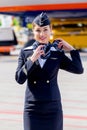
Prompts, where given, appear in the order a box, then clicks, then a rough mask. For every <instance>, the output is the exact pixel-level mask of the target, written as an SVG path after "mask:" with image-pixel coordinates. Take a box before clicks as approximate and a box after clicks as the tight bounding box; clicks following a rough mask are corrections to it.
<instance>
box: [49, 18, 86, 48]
mask: <svg viewBox="0 0 87 130" xmlns="http://www.w3.org/2000/svg"><path fill="white" fill-rule="evenodd" d="M51 21H52V28H53V30H52V31H53V35H52V36H51V41H53V40H54V39H55V38H58V37H60V38H63V39H65V40H66V41H68V42H69V43H70V44H71V45H73V46H74V47H75V48H76V49H84V48H87V18H72V19H70V18H68V19H58V18H51Z"/></svg>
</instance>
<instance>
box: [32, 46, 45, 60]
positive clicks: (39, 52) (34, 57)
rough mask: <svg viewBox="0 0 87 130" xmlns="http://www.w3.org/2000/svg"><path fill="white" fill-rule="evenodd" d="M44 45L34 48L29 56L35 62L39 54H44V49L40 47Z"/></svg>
mask: <svg viewBox="0 0 87 130" xmlns="http://www.w3.org/2000/svg"><path fill="white" fill-rule="evenodd" d="M43 47H44V45H39V46H38V47H37V48H36V49H35V50H34V53H33V55H32V56H31V57H30V60H31V61H32V62H35V61H36V60H37V59H38V58H39V57H40V56H41V55H44V50H43V49H42V48H43Z"/></svg>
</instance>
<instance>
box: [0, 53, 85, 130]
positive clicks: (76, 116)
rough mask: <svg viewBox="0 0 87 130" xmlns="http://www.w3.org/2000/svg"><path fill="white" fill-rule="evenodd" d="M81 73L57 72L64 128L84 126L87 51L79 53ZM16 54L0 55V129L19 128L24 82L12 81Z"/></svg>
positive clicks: (83, 127)
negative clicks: (82, 70) (20, 83)
mask: <svg viewBox="0 0 87 130" xmlns="http://www.w3.org/2000/svg"><path fill="white" fill-rule="evenodd" d="M80 55H81V59H82V63H83V67H84V73H83V74H81V75H77V74H72V73H68V72H66V71H62V70H61V71H60V72H59V77H58V80H59V86H60V91H61V96H62V104H63V113H64V130H87V53H80ZM17 59H18V56H3V55H1V56H0V130H23V105H24V92H25V86H26V84H24V85H19V84H18V83H16V81H15V78H14V77H15V70H16V67H17Z"/></svg>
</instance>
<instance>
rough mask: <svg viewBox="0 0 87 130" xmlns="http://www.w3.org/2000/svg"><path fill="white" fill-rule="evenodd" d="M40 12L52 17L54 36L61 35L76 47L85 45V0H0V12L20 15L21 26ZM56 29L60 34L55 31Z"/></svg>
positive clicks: (86, 40)
mask: <svg viewBox="0 0 87 130" xmlns="http://www.w3.org/2000/svg"><path fill="white" fill-rule="evenodd" d="M41 12H46V13H47V14H48V15H49V17H50V18H52V21H53V22H52V24H53V27H55V25H57V26H56V28H53V32H55V34H54V38H56V37H59V36H60V37H63V38H64V39H65V40H68V41H69V42H70V43H71V44H72V45H73V46H75V47H76V48H86V47H87V29H86V28H87V0H73V1H71V0H55V1H53V0H44V1H41V0H34V1H32V0H15V1H12V0H1V1H0V14H7V15H14V16H19V17H21V18H22V20H23V26H26V24H27V22H30V23H31V22H32V20H33V18H34V17H35V16H36V15H38V14H39V13H41ZM60 23H61V25H60ZM71 23H72V24H73V26H72V25H71ZM66 24H67V25H66ZM58 25H60V27H59V26H58ZM71 27H72V28H73V29H71ZM57 28H59V30H58V29H57ZM64 29H65V30H64ZM58 31H59V33H60V34H61V35H60V34H59V33H57V32H58ZM78 40H79V42H78ZM78 43H79V45H78Z"/></svg>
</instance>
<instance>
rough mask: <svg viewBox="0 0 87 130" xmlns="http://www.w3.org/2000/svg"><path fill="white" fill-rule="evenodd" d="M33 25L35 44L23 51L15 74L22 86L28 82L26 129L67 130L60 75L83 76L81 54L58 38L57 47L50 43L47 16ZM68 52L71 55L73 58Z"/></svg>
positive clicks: (25, 115) (39, 18) (37, 19)
mask: <svg viewBox="0 0 87 130" xmlns="http://www.w3.org/2000/svg"><path fill="white" fill-rule="evenodd" d="M32 24H33V33H34V38H35V42H34V44H33V46H31V47H27V48H23V49H22V50H21V53H20V55H19V59H18V67H17V70H16V75H15V78H16V81H17V82H18V83H19V84H23V83H24V82H25V81H26V80H27V87H26V92H25V105H24V130H63V113H62V105H61V95H60V91H59V87H58V83H57V75H58V71H59V69H63V70H66V71H69V72H71V73H76V74H82V73H83V67H82V63H81V59H80V55H79V53H78V51H77V50H75V49H74V48H73V47H72V46H71V45H70V44H68V43H67V42H66V41H64V40H63V39H60V38H58V39H57V41H56V43H57V44H56V45H57V47H55V46H54V43H53V44H52V45H53V46H52V45H51V44H50V43H49V40H50V34H51V31H52V28H51V23H50V20H49V18H48V16H47V15H46V13H41V14H40V15H38V16H37V17H36V18H35V19H34V21H33V23H32ZM47 48H48V49H47ZM46 49H47V50H46ZM64 50H65V51H66V50H67V51H69V52H70V55H71V59H69V58H68V57H67V56H65V53H64Z"/></svg>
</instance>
